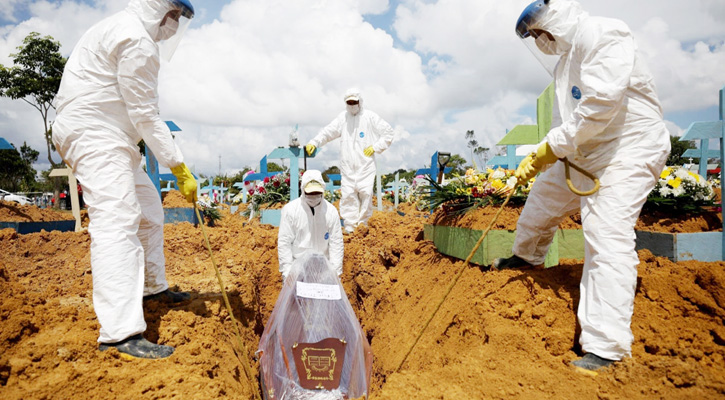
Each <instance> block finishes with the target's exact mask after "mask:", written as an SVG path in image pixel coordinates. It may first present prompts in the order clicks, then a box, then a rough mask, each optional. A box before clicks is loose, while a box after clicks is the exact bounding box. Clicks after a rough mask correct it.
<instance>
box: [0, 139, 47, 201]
mask: <svg viewBox="0 0 725 400" xmlns="http://www.w3.org/2000/svg"><path fill="white" fill-rule="evenodd" d="M39 154H40V153H38V152H37V151H36V150H33V149H32V148H31V147H30V146H28V145H27V144H26V143H23V146H22V147H20V151H17V150H16V149H12V150H0V187H2V188H3V189H5V190H8V191H11V192H17V191H31V190H34V188H35V186H36V183H35V170H34V169H33V163H34V162H36V161H37V160H38V155H39Z"/></svg>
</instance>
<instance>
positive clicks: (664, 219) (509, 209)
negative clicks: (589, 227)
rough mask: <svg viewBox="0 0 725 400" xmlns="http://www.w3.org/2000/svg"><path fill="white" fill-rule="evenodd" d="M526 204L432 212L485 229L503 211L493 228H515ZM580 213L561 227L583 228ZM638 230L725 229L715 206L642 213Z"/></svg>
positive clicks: (445, 221)
mask: <svg viewBox="0 0 725 400" xmlns="http://www.w3.org/2000/svg"><path fill="white" fill-rule="evenodd" d="M523 209H524V206H523V205H507V206H506V207H504V208H503V210H501V208H500V207H498V206H496V207H491V206H488V207H481V208H477V209H475V210H472V211H470V212H468V213H465V214H457V215H451V214H445V213H443V212H442V211H440V210H438V211H436V212H435V213H434V214H433V218H432V219H431V223H432V224H434V225H447V226H458V227H462V228H469V229H478V230H484V229H486V228H487V227H488V225H489V223H490V221H491V219H493V218H494V216H495V215H496V214H497V213H498V212H499V211H500V212H501V214H500V215H499V217H498V218H497V219H496V222H495V223H494V225H493V227H492V228H491V229H501V230H515V229H516V222H517V221H518V220H519V215H521V211H522V210H523ZM581 227H582V226H581V215H580V214H579V213H576V214H574V215H571V216H569V217H566V218H564V220H563V221H562V222H561V224H559V229H581ZM635 229H636V230H640V231H650V232H663V233H696V232H714V231H722V214H721V213H720V212H719V211H716V210H707V211H705V212H701V213H687V214H679V215H671V214H666V213H663V212H653V213H644V214H641V215H640V217H639V219H638V220H637V224H636V225H635Z"/></svg>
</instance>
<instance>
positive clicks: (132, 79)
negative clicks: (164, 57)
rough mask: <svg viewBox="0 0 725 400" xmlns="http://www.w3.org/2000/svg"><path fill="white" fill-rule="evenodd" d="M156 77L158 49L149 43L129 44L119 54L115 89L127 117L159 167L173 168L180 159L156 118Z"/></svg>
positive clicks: (159, 119)
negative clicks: (117, 86) (124, 104)
mask: <svg viewBox="0 0 725 400" xmlns="http://www.w3.org/2000/svg"><path fill="white" fill-rule="evenodd" d="M158 74H159V57H158V47H157V46H156V44H154V43H153V42H152V41H151V39H147V38H142V39H140V40H138V41H133V42H131V43H129V44H127V45H125V46H122V48H121V49H120V50H119V53H118V85H119V88H120V92H121V97H123V100H124V102H125V103H126V110H127V111H128V117H129V118H130V120H131V122H132V123H133V126H134V127H135V128H136V131H137V132H138V133H139V135H141V137H142V138H143V140H144V143H146V145H147V146H148V147H149V148H150V149H151V151H153V153H154V155H155V156H156V159H158V161H159V164H161V165H162V166H164V167H167V168H173V167H177V166H179V165H180V164H181V163H182V162H183V161H184V157H183V155H182V154H181V150H180V149H179V147H178V146H177V145H176V143H174V139H173V137H172V136H171V131H170V130H169V127H168V126H167V125H166V123H165V122H164V121H162V120H161V117H159V103H158V101H159V97H158Z"/></svg>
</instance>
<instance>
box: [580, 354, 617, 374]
mask: <svg viewBox="0 0 725 400" xmlns="http://www.w3.org/2000/svg"><path fill="white" fill-rule="evenodd" d="M614 361H615V360H607V359H606V358H602V357H599V356H598V355H596V354H594V353H587V354H584V357H582V358H580V359H578V360H574V361H572V362H571V364H572V365H573V366H575V367H579V368H583V369H586V370H589V371H596V370H598V369H599V368H604V367H608V366H610V365H612V364H613V363H614Z"/></svg>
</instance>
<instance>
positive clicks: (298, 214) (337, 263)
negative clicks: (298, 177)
mask: <svg viewBox="0 0 725 400" xmlns="http://www.w3.org/2000/svg"><path fill="white" fill-rule="evenodd" d="M301 186H302V194H301V195H300V197H299V198H298V199H295V200H292V201H290V202H289V203H288V204H287V205H285V206H284V208H282V218H281V220H280V223H279V236H278V237H277V254H278V258H279V272H281V273H282V276H283V278H285V279H286V278H287V275H289V273H290V270H291V268H292V263H293V262H294V261H295V260H296V259H297V258H299V257H300V256H301V255H302V254H303V253H304V252H305V251H307V250H311V251H314V252H317V253H320V254H324V255H325V257H327V259H328V260H329V261H330V264H331V265H332V267H333V269H334V270H335V271H336V272H337V275H342V257H343V253H344V250H343V244H342V224H341V223H340V215H339V214H338V213H337V209H336V208H335V206H333V205H332V204H331V203H330V202H329V201H327V200H325V198H324V193H325V181H324V180H323V179H322V173H320V171H317V170H309V171H305V173H304V174H303V175H302V185H301Z"/></svg>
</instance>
